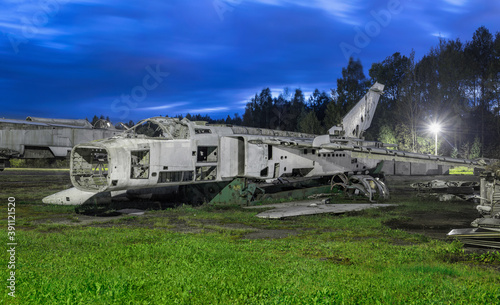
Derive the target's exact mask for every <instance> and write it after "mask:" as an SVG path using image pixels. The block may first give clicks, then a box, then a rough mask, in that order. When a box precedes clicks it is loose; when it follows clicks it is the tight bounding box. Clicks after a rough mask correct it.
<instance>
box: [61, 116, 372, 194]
mask: <svg viewBox="0 0 500 305" xmlns="http://www.w3.org/2000/svg"><path fill="white" fill-rule="evenodd" d="M321 137H324V136H321ZM315 138H317V136H315V135H310V134H304V133H296V132H287V131H279V130H269V129H260V128H250V127H240V126H208V125H203V124H199V123H196V122H191V121H189V120H186V119H184V120H179V119H175V118H165V117H155V118H150V119H147V120H144V121H142V122H141V123H140V124H138V125H136V126H135V127H133V128H132V129H130V130H129V131H127V132H125V133H123V134H122V135H119V136H116V137H113V138H110V139H105V140H98V141H94V142H91V143H86V144H80V145H77V146H76V147H75V148H74V149H73V151H72V153H71V181H72V183H73V185H74V186H75V187H76V188H77V189H79V190H81V191H87V192H107V191H120V190H130V189H142V188H151V187H162V186H169V185H186V184H202V183H211V182H228V183H229V182H230V181H232V180H233V179H235V178H236V177H243V178H248V179H253V180H266V181H269V180H275V179H278V178H281V177H318V176H331V175H333V174H335V173H344V172H349V171H352V169H353V168H357V169H359V171H364V170H368V169H372V168H375V167H376V166H377V163H378V162H377V161H376V160H371V159H367V160H365V161H364V162H362V161H361V160H358V159H356V158H351V154H350V152H349V151H344V150H332V149H322V148H321V147H318V146H315V145H314V141H315ZM328 142H330V141H328Z"/></svg>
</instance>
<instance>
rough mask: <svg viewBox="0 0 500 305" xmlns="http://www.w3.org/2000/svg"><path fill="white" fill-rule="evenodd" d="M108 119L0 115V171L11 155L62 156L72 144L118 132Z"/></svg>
mask: <svg viewBox="0 0 500 305" xmlns="http://www.w3.org/2000/svg"><path fill="white" fill-rule="evenodd" d="M121 132H122V131H121V130H117V129H115V128H114V126H113V125H111V124H110V123H109V122H107V121H104V120H99V121H97V122H96V124H95V126H92V125H91V124H90V123H89V122H88V121H87V120H69V119H49V118H35V117H27V118H26V120H25V121H22V120H10V119H0V171H2V170H3V169H4V168H5V167H7V166H8V165H9V159H11V158H23V159H42V158H43V159H45V158H48V159H54V158H66V157H67V156H68V155H69V153H70V152H71V149H72V148H73V146H75V145H76V144H80V143H85V142H90V141H94V140H97V139H104V138H109V137H112V136H115V135H117V134H119V133H121Z"/></svg>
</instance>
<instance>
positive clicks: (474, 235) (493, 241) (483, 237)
mask: <svg viewBox="0 0 500 305" xmlns="http://www.w3.org/2000/svg"><path fill="white" fill-rule="evenodd" d="M447 235H448V237H449V238H455V239H458V240H459V241H460V242H461V243H463V244H467V245H473V246H481V247H489V248H500V230H495V229H491V228H467V229H453V230H451V231H450V232H449V233H448V234H447Z"/></svg>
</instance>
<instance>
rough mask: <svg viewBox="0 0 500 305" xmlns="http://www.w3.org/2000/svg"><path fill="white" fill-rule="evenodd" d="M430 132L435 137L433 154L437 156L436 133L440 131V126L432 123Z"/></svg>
mask: <svg viewBox="0 0 500 305" xmlns="http://www.w3.org/2000/svg"><path fill="white" fill-rule="evenodd" d="M430 130H431V132H433V133H434V135H435V144H434V148H435V153H434V154H435V155H436V156H437V154H438V132H440V131H441V125H439V124H438V123H432V124H431V126H430Z"/></svg>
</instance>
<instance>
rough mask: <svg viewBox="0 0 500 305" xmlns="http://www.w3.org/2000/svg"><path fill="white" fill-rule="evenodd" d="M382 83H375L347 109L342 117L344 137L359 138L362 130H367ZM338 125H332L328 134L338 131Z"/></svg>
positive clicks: (381, 89) (381, 91) (382, 87)
mask: <svg viewBox="0 0 500 305" xmlns="http://www.w3.org/2000/svg"><path fill="white" fill-rule="evenodd" d="M383 90H384V85H382V84H379V83H375V84H374V85H373V86H372V87H371V88H370V90H368V93H366V94H365V96H364V97H363V98H361V100H360V101H359V102H358V103H357V104H356V105H355V106H354V107H353V108H352V109H351V111H349V113H347V114H346V116H344V118H343V119H342V130H343V135H344V137H348V138H358V139H359V138H361V136H362V135H363V132H364V131H365V130H367V129H368V128H369V127H370V125H371V123H372V119H373V115H374V114H375V109H376V108H377V104H378V100H379V98H380V95H381V94H382V93H383ZM338 129H339V127H332V128H331V129H330V130H329V133H330V134H334V133H335V130H337V131H338Z"/></svg>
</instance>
